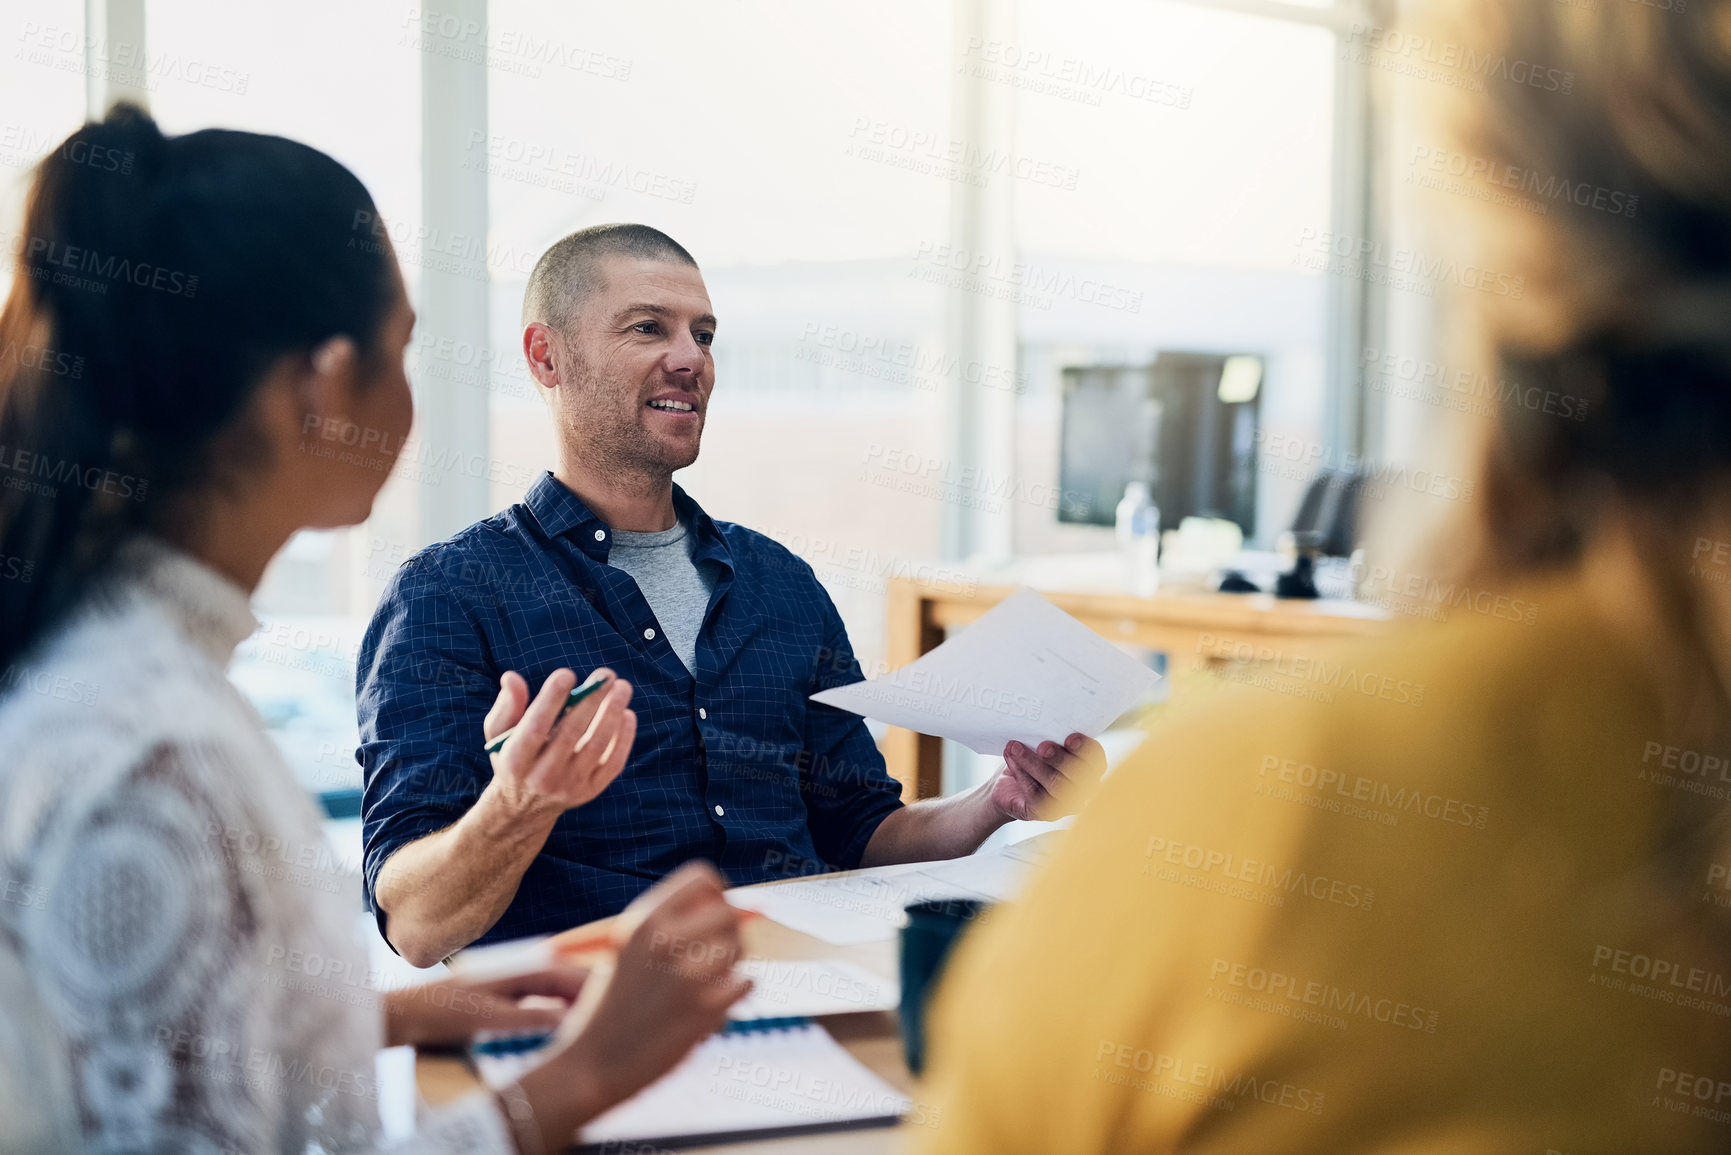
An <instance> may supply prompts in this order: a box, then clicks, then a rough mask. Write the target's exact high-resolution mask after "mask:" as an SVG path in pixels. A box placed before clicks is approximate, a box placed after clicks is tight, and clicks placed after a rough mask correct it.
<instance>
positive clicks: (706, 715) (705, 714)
mask: <svg viewBox="0 0 1731 1155" xmlns="http://www.w3.org/2000/svg"><path fill="white" fill-rule="evenodd" d="M697 716H698V717H699V718H703V719H705V720H708V718H709V711H708V710H705V709H704V708H703V707H702V706H699V707H697Z"/></svg>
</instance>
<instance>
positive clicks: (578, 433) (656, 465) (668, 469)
mask: <svg viewBox="0 0 1731 1155" xmlns="http://www.w3.org/2000/svg"><path fill="white" fill-rule="evenodd" d="M567 351H568V352H569V353H570V355H571V362H572V369H573V373H572V377H573V378H574V379H575V386H576V387H575V388H574V389H573V390H572V392H571V394H570V396H571V398H572V402H573V403H572V404H571V405H569V406H567V407H565V409H564V412H562V413H561V414H560V415H559V426H560V429H559V433H560V437H561V439H562V440H563V441H564V442H565V444H566V445H567V446H569V447H570V448H571V450H572V451H573V452H574V454H575V456H577V457H578V458H579V459H580V460H581V461H583V463H584V464H585V465H586V466H587V467H589V468H592V469H598V470H604V471H606V472H608V473H610V474H613V475H614V476H633V475H635V476H638V477H641V478H642V479H643V480H644V481H646V482H650V483H654V484H664V483H666V482H667V481H668V480H669V479H670V478H672V476H673V473H674V471H675V470H679V469H684V468H685V467H686V466H688V465H690V464H691V463H692V462H694V461H696V460H697V455H698V451H699V449H700V447H701V441H702V427H701V426H699V429H698V441H699V445H694V446H693V447H692V449H691V452H690V453H689V454H686V453H678V454H677V457H678V458H680V460H676V461H670V460H669V459H668V450H669V447H668V446H665V445H663V444H662V443H661V442H659V441H657V440H656V438H655V437H654V436H653V435H652V434H651V433H650V432H649V430H648V429H646V428H644V426H643V419H642V415H641V413H639V412H637V410H636V409H633V410H631V411H630V412H627V411H626V410H625V408H624V405H623V404H622V400H621V397H620V396H619V395H620V394H622V393H624V392H625V391H626V390H625V389H624V388H623V387H620V386H618V385H616V384H613V383H610V382H606V381H603V380H601V379H600V377H599V375H598V374H597V373H596V372H595V369H594V367H593V366H591V365H590V364H589V363H588V362H587V361H586V360H585V359H584V358H583V357H582V356H581V355H579V354H578V353H577V352H576V350H575V348H572V347H570V346H567ZM629 392H630V394H631V403H632V405H634V406H635V405H636V404H637V391H636V389H635V388H632V389H630V390H629ZM699 420H700V421H701V420H703V418H702V417H700V418H699Z"/></svg>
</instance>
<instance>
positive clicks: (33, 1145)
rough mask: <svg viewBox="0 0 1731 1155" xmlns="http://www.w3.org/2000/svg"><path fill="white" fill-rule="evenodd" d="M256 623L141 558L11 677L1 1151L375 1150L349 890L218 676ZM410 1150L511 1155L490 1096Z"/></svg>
mask: <svg viewBox="0 0 1731 1155" xmlns="http://www.w3.org/2000/svg"><path fill="white" fill-rule="evenodd" d="M256 627H257V622H256V621H255V620H254V618H253V616H252V613H251V610H250V609H249V607H248V604H247V596H246V594H245V593H244V592H243V591H242V590H241V589H240V588H238V587H237V586H235V585H234V584H232V583H231V582H229V581H227V580H226V579H224V578H223V577H221V576H220V575H218V574H217V573H215V572H214V571H212V570H210V569H208V568H207V567H205V566H204V565H202V564H200V563H199V562H196V561H194V560H193V559H191V558H189V557H187V556H186V555H184V554H181V553H178V552H175V551H173V550H170V549H169V548H167V547H166V546H163V545H160V544H157V543H154V542H147V541H140V542H135V543H133V544H132V546H130V547H129V548H128V549H127V550H125V551H124V552H123V554H122V566H121V576H120V577H119V578H117V579H116V580H115V581H113V582H112V583H111V584H110V585H109V586H108V587H107V588H106V590H105V592H104V593H103V594H101V595H99V596H92V597H91V598H89V599H88V600H87V602H86V604H85V606H84V607H83V608H82V609H81V610H80V611H79V612H77V613H76V614H75V615H74V616H72V617H71V618H70V619H69V620H68V621H67V622H66V623H65V624H64V625H62V626H61V627H59V628H57V629H55V630H54V631H53V632H52V634H51V635H50V636H48V637H47V638H45V639H44V640H43V642H42V643H41V644H39V645H37V646H36V647H35V648H34V649H33V651H32V652H31V654H30V655H29V656H28V657H26V658H25V659H23V660H22V661H19V662H17V663H15V664H14V665H13V666H12V667H11V668H10V669H8V670H6V671H4V672H3V675H0V678H3V688H4V696H3V697H0V1150H4V1151H71V1150H89V1151H118V1150H125V1151H129V1152H192V1153H203V1152H249V1153H250V1152H297V1153H298V1152H333V1153H334V1152H347V1151H371V1150H378V1149H380V1148H379V1139H378V1136H379V1112H378V1090H377V1085H376V1080H375V1077H374V1073H373V1072H374V1066H373V1057H374V1054H375V1052H376V1051H377V1050H378V1048H379V1047H380V1046H381V1045H382V1036H383V1015H382V1013H381V1011H380V1009H379V999H378V995H377V993H376V991H375V990H374V985H375V984H374V983H373V981H372V976H369V974H368V966H367V954H366V951H365V948H364V947H363V946H362V944H361V943H360V942H359V941H358V940H357V939H356V938H355V935H354V927H355V921H356V912H357V910H358V903H359V897H360V896H359V893H358V888H357V885H356V881H355V877H354V875H353V874H352V873H350V872H347V871H345V870H344V869H343V867H342V865H341V864H340V863H339V862H337V861H336V860H335V859H334V858H333V856H332V854H331V853H330V851H329V849H328V848H327V843H326V841H325V839H324V837H323V833H322V831H321V828H320V824H319V823H320V819H319V813H318V810H317V809H316V807H315V805H314V803H313V801H312V800H311V799H310V798H309V797H308V796H307V794H306V793H305V791H304V790H303V789H302V788H301V787H300V786H299V785H298V784H297V783H296V782H295V780H294V778H293V776H292V775H291V774H290V772H289V769H288V767H287V765H286V764H285V763H284V762H283V760H282V757H281V755H279V754H278V753H277V751H276V748H275V747H274V746H273V745H272V744H271V742H270V740H269V739H268V737H267V736H266V735H265V733H264V730H263V726H262V724H261V722H260V720H259V718H258V715H257V714H256V713H255V712H254V711H253V709H252V708H251V706H250V705H249V704H248V703H247V702H246V700H245V699H244V698H243V697H242V696H241V695H240V693H239V692H238V691H237V690H236V689H235V688H234V686H233V685H232V684H231V683H230V682H229V681H228V678H227V677H226V675H225V670H226V667H227V665H228V662H229V660H230V658H231V657H232V656H233V653H234V648H235V646H236V645H238V644H239V643H240V642H241V641H242V640H243V639H244V638H246V637H247V636H248V635H249V634H251V633H252V631H253V630H254V629H255V628H256ZM405 1148H406V1149H410V1150H414V1151H427V1152H445V1151H450V1152H457V1151H464V1152H473V1151H479V1152H487V1151H499V1152H510V1151H514V1150H515V1148H514V1146H513V1145H512V1143H511V1142H510V1140H509V1138H508V1136H507V1132H506V1126H505V1121H504V1119H503V1118H502V1117H501V1116H500V1114H499V1111H498V1107H497V1106H496V1104H495V1103H494V1101H493V1100H492V1099H491V1097H490V1096H488V1095H486V1094H484V1093H481V1094H477V1095H474V1096H470V1097H466V1098H464V1099H462V1100H459V1101H458V1102H456V1103H454V1104H451V1105H450V1106H449V1107H447V1108H445V1109H443V1110H441V1111H438V1112H433V1113H431V1114H430V1115H428V1116H426V1117H425V1118H423V1119H422V1120H421V1124H420V1127H419V1129H418V1134H417V1135H416V1136H415V1138H414V1139H413V1141H412V1142H411V1143H408V1144H405Z"/></svg>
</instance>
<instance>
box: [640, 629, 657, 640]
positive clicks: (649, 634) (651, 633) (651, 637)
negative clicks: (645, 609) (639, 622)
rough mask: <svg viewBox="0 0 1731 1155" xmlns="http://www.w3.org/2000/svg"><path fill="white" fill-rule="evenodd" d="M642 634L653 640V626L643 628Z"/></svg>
mask: <svg viewBox="0 0 1731 1155" xmlns="http://www.w3.org/2000/svg"><path fill="white" fill-rule="evenodd" d="M643 636H644V637H646V638H648V639H649V640H650V641H652V642H653V641H654V640H655V627H654V626H650V627H649V628H648V629H647V630H644V631H643Z"/></svg>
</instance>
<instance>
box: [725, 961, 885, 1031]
mask: <svg viewBox="0 0 1731 1155" xmlns="http://www.w3.org/2000/svg"><path fill="white" fill-rule="evenodd" d="M735 973H737V974H739V975H743V976H744V977H746V978H749V979H751V981H752V984H753V985H752V988H751V993H750V994H748V995H746V996H745V997H744V998H743V999H740V1000H739V1001H738V1002H737V1003H734V1004H733V1005H732V1006H731V1007H729V1008H727V1017H728V1018H730V1019H734V1020H743V1019H779V1018H788V1017H791V1016H806V1017H809V1016H812V1015H847V1014H854V1013H856V1012H859V1011H893V1010H895V1009H896V1008H897V1007H899V1006H901V1003H902V988H901V984H900V983H899V982H897V981H896V980H895V979H886V978H881V977H879V976H878V975H875V974H872V973H871V972H870V971H868V970H866V969H865V968H864V967H862V966H856V965H854V964H853V963H850V962H843V961H842V960H840V959H768V958H748V959H746V960H744V961H743V962H741V963H740V964H739V966H738V967H737V968H735Z"/></svg>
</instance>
